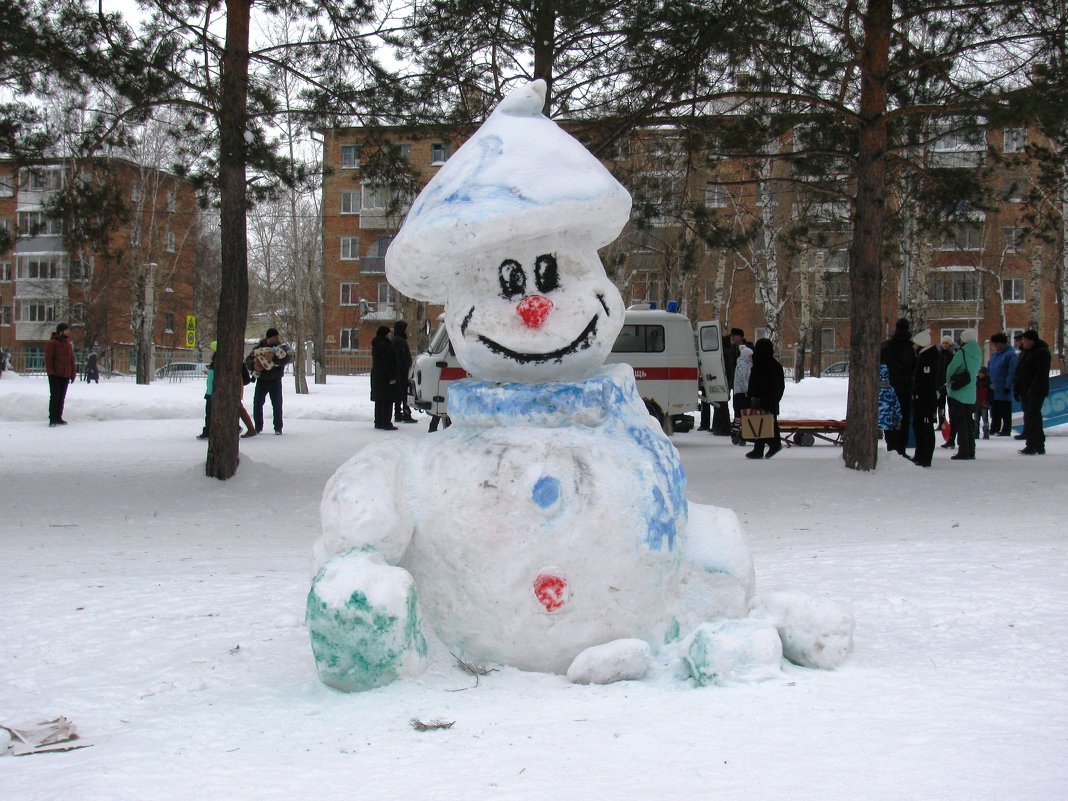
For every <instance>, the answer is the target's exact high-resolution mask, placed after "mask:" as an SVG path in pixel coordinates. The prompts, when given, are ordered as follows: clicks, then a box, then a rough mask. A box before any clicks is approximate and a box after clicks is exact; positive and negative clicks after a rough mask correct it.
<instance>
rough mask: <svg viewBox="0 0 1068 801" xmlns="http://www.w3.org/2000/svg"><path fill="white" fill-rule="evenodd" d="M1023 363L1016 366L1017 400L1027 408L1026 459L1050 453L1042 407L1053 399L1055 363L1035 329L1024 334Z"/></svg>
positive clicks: (1025, 415)
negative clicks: (1051, 372)
mask: <svg viewBox="0 0 1068 801" xmlns="http://www.w3.org/2000/svg"><path fill="white" fill-rule="evenodd" d="M1020 343H1021V353H1020V361H1019V363H1018V364H1017V365H1016V399H1017V400H1019V401H1020V404H1021V405H1022V406H1023V415H1024V439H1025V440H1026V442H1025V447H1024V448H1023V450H1021V451H1020V453H1022V454H1023V455H1024V456H1037V455H1040V454H1043V453H1045V452H1046V432H1045V431H1043V429H1042V404H1043V403H1044V402H1045V400H1046V396H1047V395H1049V370H1050V362H1051V360H1052V358H1051V355H1050V351H1049V345H1047V344H1046V343H1045V342H1044V341H1043V340H1042V339H1040V338H1039V336H1038V332H1037V331H1035V330H1034V329H1030V330H1028V331H1024V332H1023V337H1022V338H1021V340H1020Z"/></svg>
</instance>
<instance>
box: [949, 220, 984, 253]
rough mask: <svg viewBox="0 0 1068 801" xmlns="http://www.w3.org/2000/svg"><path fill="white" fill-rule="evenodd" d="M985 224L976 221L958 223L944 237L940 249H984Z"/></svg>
mask: <svg viewBox="0 0 1068 801" xmlns="http://www.w3.org/2000/svg"><path fill="white" fill-rule="evenodd" d="M982 249H983V226H982V224H981V223H976V222H962V223H956V224H954V225H951V226H950V227H949V230H947V231H946V232H945V235H944V236H943V237H942V244H941V246H940V250H982Z"/></svg>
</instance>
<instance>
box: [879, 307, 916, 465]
mask: <svg viewBox="0 0 1068 801" xmlns="http://www.w3.org/2000/svg"><path fill="white" fill-rule="evenodd" d="M879 361H880V363H881V364H885V365H886V367H887V371H888V372H889V374H890V386H891V387H893V389H894V394H896V395H897V402H898V405H899V406H900V407H901V423H900V425H899V426H897V427H896V428H890V429H887V430H886V431H885V433H884V435H885V437H886V449H887V450H888V451H897V452H898V453H900V454H901V455H902V456H904V455H905V448H906V447H907V446H908V441H909V433H908V432H909V408H910V406H911V401H912V375H913V373H914V372H915V370H916V351H915V350H913V348H912V334H910V333H909V321H908V320H906V319H905V318H904V317H902V318H901V319H900V320H898V321H897V323H896V324H895V325H894V333H893V335H892V336H891V337H890V339H888V340H886V342H884V343H883V344H882V347H881V348H879Z"/></svg>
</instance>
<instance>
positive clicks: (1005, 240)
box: [1001, 227, 1024, 253]
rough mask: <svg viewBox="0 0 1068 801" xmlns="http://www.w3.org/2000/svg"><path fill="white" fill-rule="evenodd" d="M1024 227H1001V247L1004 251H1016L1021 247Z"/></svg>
mask: <svg viewBox="0 0 1068 801" xmlns="http://www.w3.org/2000/svg"><path fill="white" fill-rule="evenodd" d="M1023 239H1024V229H1023V228H1016V227H1011V228H1002V229H1001V247H1002V249H1003V250H1004V252H1005V253H1016V252H1017V251H1018V250H1020V248H1021V247H1023Z"/></svg>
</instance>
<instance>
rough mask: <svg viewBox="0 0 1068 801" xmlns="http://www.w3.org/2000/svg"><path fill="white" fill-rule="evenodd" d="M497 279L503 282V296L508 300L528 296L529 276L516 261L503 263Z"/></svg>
mask: <svg viewBox="0 0 1068 801" xmlns="http://www.w3.org/2000/svg"><path fill="white" fill-rule="evenodd" d="M497 277H498V278H499V279H500V281H501V294H503V295H504V296H505V297H506V298H508V300H511V299H512V298H514V297H517V296H520V295H525V294H527V274H526V272H525V271H524V270H523V267H522V265H521V264H520V263H519V262H517V261H516V260H515V259H505V260H504V261H502V262H501V266H500V270H499V273H498V276H497Z"/></svg>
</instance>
